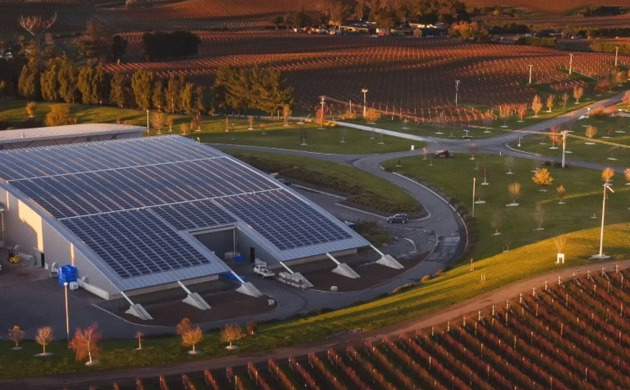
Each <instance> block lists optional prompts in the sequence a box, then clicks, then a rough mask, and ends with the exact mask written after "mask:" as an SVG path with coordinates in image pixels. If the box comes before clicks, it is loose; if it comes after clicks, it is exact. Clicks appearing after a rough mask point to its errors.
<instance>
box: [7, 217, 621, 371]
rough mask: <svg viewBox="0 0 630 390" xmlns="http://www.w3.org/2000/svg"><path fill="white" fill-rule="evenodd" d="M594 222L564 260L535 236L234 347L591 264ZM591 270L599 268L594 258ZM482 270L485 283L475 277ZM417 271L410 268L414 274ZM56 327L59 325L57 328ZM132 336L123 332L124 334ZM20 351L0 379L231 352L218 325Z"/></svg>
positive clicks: (411, 314)
mask: <svg viewBox="0 0 630 390" xmlns="http://www.w3.org/2000/svg"><path fill="white" fill-rule="evenodd" d="M606 235H607V238H608V240H609V242H610V243H615V244H609V245H607V253H609V254H612V255H613V256H614V257H627V256H628V248H627V247H626V246H625V245H624V243H626V242H628V240H630V224H627V223H626V224H618V225H614V226H609V227H608V228H607V231H606ZM598 237H599V229H588V230H584V231H579V232H574V233H570V234H568V239H567V244H566V249H565V252H566V254H567V261H566V264H564V265H559V266H558V265H555V264H554V262H555V253H556V249H555V247H554V244H553V242H552V240H541V241H540V242H537V243H535V244H532V245H529V246H524V247H521V248H517V249H514V250H511V251H510V252H507V253H501V254H498V255H496V256H492V257H489V258H487V259H484V260H480V261H476V262H475V269H474V271H471V270H470V265H468V264H463V265H461V266H458V267H455V268H454V269H452V270H450V271H447V272H445V273H444V274H442V275H440V276H438V277H435V278H433V279H432V280H430V281H427V282H425V283H422V284H421V285H419V286H417V287H416V288H411V289H408V290H406V291H404V292H401V293H398V294H393V295H389V296H387V297H384V298H382V299H378V300H375V301H372V302H369V303H363V304H357V305H356V306H353V307H349V308H346V309H341V310H337V311H332V312H327V313H323V314H317V315H312V316H306V317H303V318H297V319H292V320H287V321H282V322H274V323H268V324H261V326H260V328H259V330H258V333H257V334H256V335H255V336H252V337H246V338H244V339H242V340H239V341H237V345H238V346H239V349H238V352H239V353H247V352H254V351H264V350H269V349H272V348H277V347H281V346H287V345H294V344H302V343H307V342H312V341H316V340H324V339H328V338H330V337H333V336H334V335H335V334H338V333H340V332H341V333H343V332H345V331H350V330H355V331H361V330H367V329H374V328H379V327H383V326H387V325H391V324H395V323H398V322H401V321H404V320H408V319H412V318H415V317H417V316H419V315H423V314H428V313H431V312H435V311H436V310H439V309H441V308H445V307H449V306H450V305H453V304H455V303H457V302H460V301H462V300H465V299H467V298H471V297H474V296H476V295H479V294H482V293H484V292H487V291H490V290H492V289H495V288H498V287H501V286H503V285H505V284H508V283H511V282H514V281H517V280H520V279H523V278H526V277H530V276H533V275H537V274H540V273H544V272H548V271H552V270H554V269H559V268H562V267H569V266H576V265H582V264H588V263H591V261H590V260H585V259H586V258H588V256H589V255H590V254H592V253H593V251H594V248H595V247H596V246H597V242H598ZM593 269H594V270H596V269H598V266H597V264H596V263H593ZM481 273H483V274H485V276H486V280H485V282H480V275H481ZM422 276H423V275H412V277H413V278H417V279H420V278H421V277H422ZM57 333H60V330H57ZM132 336H133V335H130V338H131V337H132ZM23 345H24V349H22V350H21V351H13V350H11V344H10V343H9V342H7V341H1V342H0V367H11V370H3V371H0V376H1V377H3V378H9V377H27V376H42V375H52V374H56V373H69V372H92V371H95V370H114V369H127V368H130V367H147V366H159V365H165V364H169V363H175V362H182V361H190V360H194V359H208V358H212V357H220V356H225V355H227V354H230V353H231V352H229V351H227V350H226V349H225V348H224V346H225V344H224V343H222V342H220V341H219V334H218V333H217V332H209V333H206V334H205V336H204V339H203V341H202V342H201V343H200V344H199V345H198V346H197V349H199V350H201V351H202V352H203V353H202V354H201V355H199V356H197V357H191V356H189V355H188V354H186V352H185V351H186V349H185V348H184V347H183V346H182V345H181V342H180V340H179V339H176V338H174V337H173V338H149V339H146V340H145V341H144V343H143V346H144V350H143V351H134V350H133V348H135V346H136V343H135V341H134V340H132V339H131V340H117V341H105V342H103V343H102V352H101V354H100V356H99V360H100V364H99V365H97V366H92V367H86V366H84V365H83V364H82V363H78V362H75V361H74V358H73V356H72V355H71V351H69V350H68V349H67V347H66V343H65V342H63V341H56V342H54V343H53V344H52V345H51V346H49V348H48V349H49V350H50V351H52V352H53V353H54V355H53V356H52V357H49V358H35V357H33V354H35V353H38V352H39V351H40V348H39V346H38V345H37V344H34V343H33V342H25V343H23Z"/></svg>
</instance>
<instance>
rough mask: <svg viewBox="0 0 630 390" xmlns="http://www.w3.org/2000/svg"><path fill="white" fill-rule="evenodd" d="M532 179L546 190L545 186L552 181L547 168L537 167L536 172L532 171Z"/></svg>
mask: <svg viewBox="0 0 630 390" xmlns="http://www.w3.org/2000/svg"><path fill="white" fill-rule="evenodd" d="M532 181H533V182H534V184H536V185H537V186H539V187H542V189H543V190H544V191H546V187H549V186H550V185H551V183H553V177H551V174H550V173H549V171H548V170H547V168H538V169H536V172H534V176H532Z"/></svg>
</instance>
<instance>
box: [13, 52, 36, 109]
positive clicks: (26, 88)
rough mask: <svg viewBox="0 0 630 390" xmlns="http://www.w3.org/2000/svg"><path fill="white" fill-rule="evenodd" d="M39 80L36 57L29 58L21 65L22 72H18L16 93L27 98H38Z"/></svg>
mask: <svg viewBox="0 0 630 390" xmlns="http://www.w3.org/2000/svg"><path fill="white" fill-rule="evenodd" d="M39 81H40V77H39V66H38V63H37V58H31V59H29V61H28V63H27V64H26V65H24V66H23V67H22V72H20V77H19V78H18V93H19V94H20V96H22V97H23V98H25V99H29V100H38V99H39V96H40V86H39Z"/></svg>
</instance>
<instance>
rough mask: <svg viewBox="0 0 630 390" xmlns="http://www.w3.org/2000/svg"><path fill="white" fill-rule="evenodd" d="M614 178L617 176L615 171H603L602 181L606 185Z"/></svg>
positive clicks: (605, 169)
mask: <svg viewBox="0 0 630 390" xmlns="http://www.w3.org/2000/svg"><path fill="white" fill-rule="evenodd" d="M613 176H615V171H614V170H613V169H612V168H610V167H607V168H604V170H603V171H602V180H603V181H605V182H606V183H608V182H609V181H610V179H612V178H613Z"/></svg>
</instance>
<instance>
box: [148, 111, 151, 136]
mask: <svg viewBox="0 0 630 390" xmlns="http://www.w3.org/2000/svg"><path fill="white" fill-rule="evenodd" d="M150 128H151V127H150V123H149V110H148V109H147V131H149V129H150Z"/></svg>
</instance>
